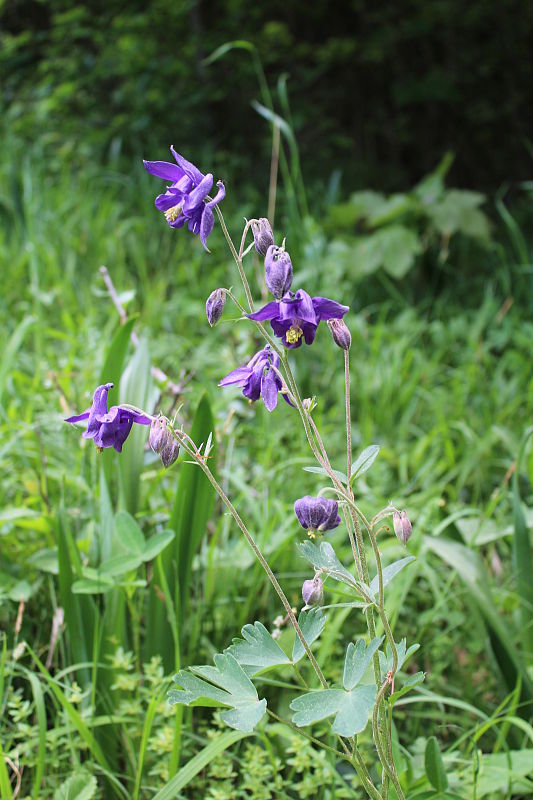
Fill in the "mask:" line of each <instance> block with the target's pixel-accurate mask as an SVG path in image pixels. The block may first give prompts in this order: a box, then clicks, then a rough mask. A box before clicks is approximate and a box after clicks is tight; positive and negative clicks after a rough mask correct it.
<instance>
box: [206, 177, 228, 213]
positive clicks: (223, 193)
mask: <svg viewBox="0 0 533 800" xmlns="http://www.w3.org/2000/svg"><path fill="white" fill-rule="evenodd" d="M217 186H218V192H217V193H216V195H215V196H214V197H213V199H212V200H210V201H209V203H207V207H208V208H211V206H216V205H218V203H220V201H221V200H223V199H224V198H225V196H226V187H225V186H224V184H223V183H222V181H217Z"/></svg>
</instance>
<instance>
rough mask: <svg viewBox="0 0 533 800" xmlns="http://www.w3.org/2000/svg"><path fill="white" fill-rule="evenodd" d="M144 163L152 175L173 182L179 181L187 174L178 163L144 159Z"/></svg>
mask: <svg viewBox="0 0 533 800" xmlns="http://www.w3.org/2000/svg"><path fill="white" fill-rule="evenodd" d="M143 164H144V167H145V169H146V171H147V172H149V173H150V174H151V175H155V176H156V177H157V178H163V180H165V181H172V182H173V183H175V182H176V181H179V179H180V178H182V177H183V175H184V174H185V172H184V170H183V169H181V168H180V167H178V165H177V164H171V163H170V162H169V161H143Z"/></svg>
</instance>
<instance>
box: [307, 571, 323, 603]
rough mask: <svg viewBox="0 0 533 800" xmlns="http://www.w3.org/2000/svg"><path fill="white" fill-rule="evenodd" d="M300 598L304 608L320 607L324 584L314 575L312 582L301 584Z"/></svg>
mask: <svg viewBox="0 0 533 800" xmlns="http://www.w3.org/2000/svg"><path fill="white" fill-rule="evenodd" d="M302 597H303V601H304V603H305V605H306V606H320V605H322V601H323V600H324V584H323V582H322V580H321V579H320V578H319V577H318V575H315V577H314V578H313V579H312V580H309V581H304V582H303V584H302Z"/></svg>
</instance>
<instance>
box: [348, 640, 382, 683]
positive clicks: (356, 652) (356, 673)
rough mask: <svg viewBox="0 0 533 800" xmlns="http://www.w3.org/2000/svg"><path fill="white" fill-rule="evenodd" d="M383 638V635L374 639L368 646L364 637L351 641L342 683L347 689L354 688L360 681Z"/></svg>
mask: <svg viewBox="0 0 533 800" xmlns="http://www.w3.org/2000/svg"><path fill="white" fill-rule="evenodd" d="M383 639H384V637H383V636H381V637H379V638H376V639H372V641H371V642H370V644H369V645H368V647H367V646H366V644H365V640H364V639H358V640H357V642H356V644H354V643H353V642H350V643H349V645H348V648H347V650H346V658H345V661H344V674H343V678H342V684H343V686H344V688H345V689H346V690H347V691H349V690H350V689H353V688H354V686H356V685H357V684H358V683H359V681H360V680H361V678H362V677H363V675H364V674H365V672H366V670H367V667H368V665H369V664H370V662H371V661H372V658H373V656H374V653H375V652H376V651H377V650H378V648H379V646H380V644H381V643H382V641H383Z"/></svg>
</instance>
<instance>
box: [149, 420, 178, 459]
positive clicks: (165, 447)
mask: <svg viewBox="0 0 533 800" xmlns="http://www.w3.org/2000/svg"><path fill="white" fill-rule="evenodd" d="M149 442H150V447H151V448H152V450H153V451H154V453H159V458H160V459H161V461H162V462H163V466H164V467H170V465H171V464H173V463H174V461H176V459H177V457H178V456H179V452H180V447H179V444H178V442H177V440H176V439H175V438H174V436H173V435H172V433H171V432H170V431H169V429H168V420H167V418H166V417H157V418H156V419H154V420H152V424H151V426H150V437H149Z"/></svg>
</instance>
